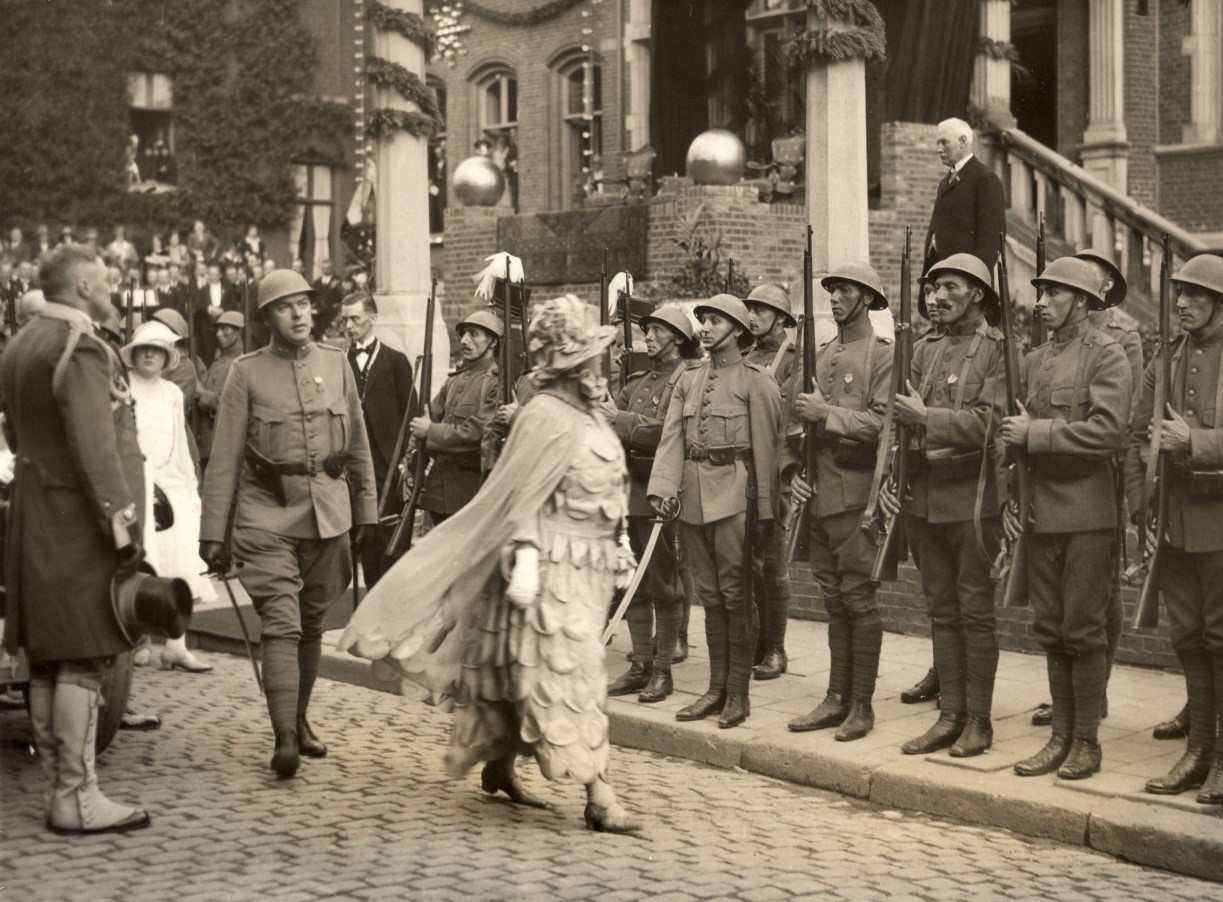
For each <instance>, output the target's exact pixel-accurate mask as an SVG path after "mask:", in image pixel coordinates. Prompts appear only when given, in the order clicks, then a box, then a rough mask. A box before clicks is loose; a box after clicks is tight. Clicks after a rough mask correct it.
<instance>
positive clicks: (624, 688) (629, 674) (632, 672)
mask: <svg viewBox="0 0 1223 902" xmlns="http://www.w3.org/2000/svg"><path fill="white" fill-rule="evenodd" d="M651 672H652V668H651V667H650V665H649V664H648V663H645V664H643V663H641V662H640V661H634V662H633V663H632V665H631V666H630V667H629V669H628V670H627V671H626V672H625V673H623V674H621V675H620V677H619V678H618V679H616V680H613V681H612V684H611V685H610V686H608V687H607V694H608V695H612V696H616V695H632V694H633V693H634V692H640V691H641V690H642V689H644V688H645V687H646V686H647V685H649V682H650V674H651Z"/></svg>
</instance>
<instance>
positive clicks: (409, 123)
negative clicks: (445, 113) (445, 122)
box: [365, 109, 437, 140]
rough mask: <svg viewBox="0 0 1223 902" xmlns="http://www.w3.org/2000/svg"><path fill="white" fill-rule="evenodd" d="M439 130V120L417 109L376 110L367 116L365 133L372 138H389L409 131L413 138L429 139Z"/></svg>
mask: <svg viewBox="0 0 1223 902" xmlns="http://www.w3.org/2000/svg"><path fill="white" fill-rule="evenodd" d="M436 131H437V120H436V119H434V118H433V117H432V116H427V115H425V114H424V113H418V112H416V111H415V110H390V109H379V110H374V111H373V112H372V113H370V114H369V115H368V116H367V117H366V118H365V134H366V135H367V136H369V137H370V138H374V139H378V138H389V137H393V136H394V135H395V133H396V132H407V133H408V134H409V135H411V136H412V137H413V138H421V139H425V140H427V139H429V138H432V137H433V133H434V132H436Z"/></svg>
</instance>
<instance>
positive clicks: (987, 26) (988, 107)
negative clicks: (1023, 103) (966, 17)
mask: <svg viewBox="0 0 1223 902" xmlns="http://www.w3.org/2000/svg"><path fill="white" fill-rule="evenodd" d="M980 34H981V37H983V38H989V39H990V40H991V41H1002V42H1004V43H1008V44H1009V43H1010V41H1011V2H1010V0H981V27H980ZM970 99H971V101H972V104H973V106H975V107H977V108H978V109H980V110H983V111H984V112H985V113H986V115H988V116H989V119H990V121H991V122H994V123H995V124H997V125H999V126H1001V127H1003V128H1010V127H1013V126H1014V125H1015V117H1014V115H1013V114H1012V113H1011V63H1010V60H1005V59H1001V60H1000V59H994V58H993V57H992V56H990V55H989V54H987V53H986V52H985V51H983V50H981V51H978V52H977V58H976V60H975V61H974V63H973V72H972V87H971V91H970Z"/></svg>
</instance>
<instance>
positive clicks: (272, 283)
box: [259, 269, 315, 310]
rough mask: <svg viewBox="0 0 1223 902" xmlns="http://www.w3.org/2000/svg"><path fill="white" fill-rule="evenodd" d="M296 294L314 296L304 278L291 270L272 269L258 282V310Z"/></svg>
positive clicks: (312, 290)
mask: <svg viewBox="0 0 1223 902" xmlns="http://www.w3.org/2000/svg"><path fill="white" fill-rule="evenodd" d="M298 294H304V295H307V296H308V297H311V298H313V297H314V295H315V291H314V289H313V288H311V287H310V283H309V282H307V281H306V277H305V276H303V275H302V274H301V273H299V272H294V271H293V270H291V269H274V270H272V271H271V272H270V273H268V274H267V275H266V276H264V277H263V278H262V279H260V280H259V309H260V310H262V309H263V308H264V307H266V306H267V305H268V304H271V303H274V302H275V301H279V300H283V299H284V298H288V297H293V296H294V295H298Z"/></svg>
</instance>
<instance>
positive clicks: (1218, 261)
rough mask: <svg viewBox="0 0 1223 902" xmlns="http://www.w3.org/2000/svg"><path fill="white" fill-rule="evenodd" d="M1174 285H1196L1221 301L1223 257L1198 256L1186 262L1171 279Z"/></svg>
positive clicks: (1213, 255) (1222, 294) (1212, 255)
mask: <svg viewBox="0 0 1223 902" xmlns="http://www.w3.org/2000/svg"><path fill="white" fill-rule="evenodd" d="M1172 281H1173V283H1175V284H1183V285H1196V286H1197V287H1198V288H1205V289H1206V290H1207V291H1213V292H1214V293H1215V294H1217V295H1219V296H1220V298H1219V299H1220V300H1223V257H1219V256H1217V255H1215V254H1198V255H1197V256H1196V257H1193V258H1192V259H1190V260H1188V261H1187V262H1186V263H1185V265H1184V266H1182V267H1181V268H1180V269H1178V270H1177V271H1176V275H1174V276H1173V277H1172Z"/></svg>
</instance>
